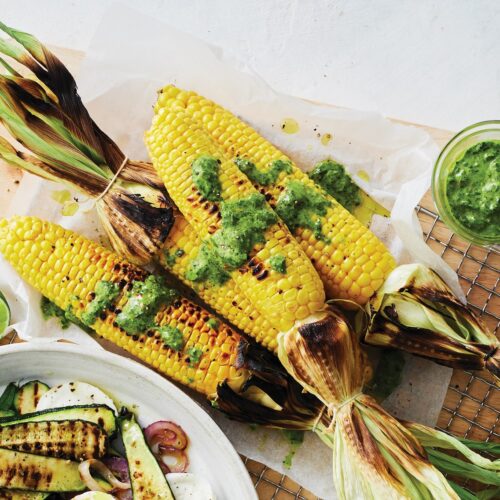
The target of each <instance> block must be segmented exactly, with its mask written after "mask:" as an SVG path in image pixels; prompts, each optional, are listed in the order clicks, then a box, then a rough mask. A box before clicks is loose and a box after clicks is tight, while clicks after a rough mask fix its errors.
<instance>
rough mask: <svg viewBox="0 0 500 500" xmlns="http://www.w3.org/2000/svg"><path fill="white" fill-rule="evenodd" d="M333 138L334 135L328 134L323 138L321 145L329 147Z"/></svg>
mask: <svg viewBox="0 0 500 500" xmlns="http://www.w3.org/2000/svg"><path fill="white" fill-rule="evenodd" d="M332 138H333V136H332V134H329V133H326V134H323V135H322V136H321V144H323V146H328V144H330V141H331V140H332Z"/></svg>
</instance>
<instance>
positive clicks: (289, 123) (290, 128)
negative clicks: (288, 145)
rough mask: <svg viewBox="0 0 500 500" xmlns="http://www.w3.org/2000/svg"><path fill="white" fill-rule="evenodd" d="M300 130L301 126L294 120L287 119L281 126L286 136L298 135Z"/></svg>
mask: <svg viewBox="0 0 500 500" xmlns="http://www.w3.org/2000/svg"><path fill="white" fill-rule="evenodd" d="M299 128H300V127H299V124H298V123H297V121H296V120H294V119H293V118H285V119H284V120H283V122H282V124H281V130H283V132H285V134H296V133H297V132H298V131H299Z"/></svg>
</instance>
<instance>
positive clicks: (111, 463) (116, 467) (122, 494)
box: [103, 457, 133, 500]
mask: <svg viewBox="0 0 500 500" xmlns="http://www.w3.org/2000/svg"><path fill="white" fill-rule="evenodd" d="M103 462H104V464H106V465H107V466H108V467H109V469H110V470H111V472H113V474H114V475H115V476H116V477H117V478H118V479H119V480H120V481H123V482H124V483H127V482H129V481H130V476H129V472H128V464H127V459H126V458H122V457H110V458H105V459H104V460H103ZM114 495H115V497H116V498H117V499H118V500H133V495H132V490H131V489H128V490H119V491H117V492H115V493H114Z"/></svg>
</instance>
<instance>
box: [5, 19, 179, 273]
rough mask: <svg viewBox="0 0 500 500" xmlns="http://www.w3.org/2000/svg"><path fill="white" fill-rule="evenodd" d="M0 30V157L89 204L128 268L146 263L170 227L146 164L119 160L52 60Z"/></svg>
mask: <svg viewBox="0 0 500 500" xmlns="http://www.w3.org/2000/svg"><path fill="white" fill-rule="evenodd" d="M0 29H2V30H3V31H4V32H6V33H7V34H9V35H10V36H11V37H12V38H11V39H8V40H3V39H0V54H2V55H3V56H5V57H7V58H9V59H10V60H11V61H12V64H11V63H9V62H7V60H5V59H3V58H2V57H0V64H1V66H3V70H4V71H3V72H2V73H0V123H1V124H2V125H3V126H4V127H5V128H6V130H7V131H8V132H9V133H10V135H11V137H12V140H13V144H9V142H7V141H6V140H1V142H0V158H2V159H3V160H5V161H6V162H8V163H10V164H11V165H14V166H16V167H19V168H21V169H23V170H26V171H28V172H31V173H33V174H35V175H38V176H40V177H43V178H46V179H48V180H51V181H55V182H62V183H65V184H67V185H69V186H70V187H72V188H75V189H77V190H79V191H81V192H83V193H85V194H86V195H88V196H90V197H93V198H96V199H97V201H96V207H97V210H98V213H99V216H100V219H101V221H102V223H103V226H104V229H105V231H106V234H107V235H108V237H109V239H110V242H111V244H112V245H113V247H114V248H115V250H116V251H117V252H118V253H120V254H121V255H123V256H125V257H126V258H128V259H129V260H131V261H133V262H135V263H139V264H143V263H146V262H149V261H150V260H151V258H152V257H153V256H154V255H155V254H156V253H157V252H158V251H159V249H161V248H162V246H163V243H164V241H165V239H166V237H167V235H168V232H169V230H170V228H171V226H172V224H173V211H172V206H171V203H170V200H169V198H168V196H167V193H166V190H165V187H164V185H163V183H161V182H160V181H159V179H158V177H157V175H156V173H155V172H154V170H153V169H152V167H151V165H149V164H147V163H144V162H136V161H132V160H128V159H126V158H125V155H124V153H123V152H122V151H121V150H120V149H119V148H118V147H117V146H116V144H115V143H114V142H113V141H112V140H111V139H110V138H109V137H108V136H107V135H106V134H104V132H102V131H101V130H100V129H99V127H98V126H97V125H96V124H95V123H94V122H93V120H92V119H91V118H90V116H89V114H88V112H87V110H86V109H85V106H84V105H83V104H82V102H81V100H80V97H79V95H78V93H77V88H76V83H75V81H74V79H73V77H72V76H71V74H70V73H69V72H68V70H67V69H66V67H65V66H64V65H63V64H62V63H61V62H60V61H59V59H57V58H56V57H55V56H54V55H53V54H52V53H51V52H50V51H49V50H48V49H47V48H45V47H44V46H43V45H42V44H41V43H40V42H39V41H38V40H37V39H36V38H34V37H33V36H31V35H29V34H28V33H23V32H20V31H17V30H14V29H12V28H9V27H7V26H5V25H4V24H2V23H0ZM14 66H16V68H14ZM22 73H23V74H22ZM16 141H17V144H16ZM122 164H125V165H124V167H123V170H122V171H121V174H120V176H119V178H118V179H117V180H116V182H114V183H113V185H112V186H111V188H110V189H109V190H108V191H107V192H106V194H105V195H104V196H100V195H101V194H102V193H104V192H105V190H106V189H107V187H108V185H109V184H110V182H111V180H112V179H113V177H114V176H115V174H116V173H117V172H118V170H119V169H120V167H121V166H122Z"/></svg>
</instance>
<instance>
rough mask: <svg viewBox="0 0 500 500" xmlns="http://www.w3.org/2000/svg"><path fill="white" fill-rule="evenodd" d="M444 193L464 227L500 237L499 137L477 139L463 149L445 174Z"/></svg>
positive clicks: (484, 234) (454, 215)
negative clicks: (447, 173)
mask: <svg viewBox="0 0 500 500" xmlns="http://www.w3.org/2000/svg"><path fill="white" fill-rule="evenodd" d="M446 197H447V198H448V203H449V206H450V210H451V213H452V215H453V217H455V219H456V220H457V221H458V222H459V223H460V224H462V225H463V226H464V227H466V228H467V229H469V230H470V231H472V232H474V233H476V234H478V235H480V236H484V237H486V238H495V237H496V238H499V237H500V141H499V142H497V141H484V142H480V143H478V144H476V145H474V146H472V147H470V148H469V149H468V150H467V151H466V152H465V154H464V155H463V156H462V158H461V159H459V160H458V161H457V162H456V163H455V165H454V166H453V168H452V169H451V171H450V173H449V175H448V179H447V182H446Z"/></svg>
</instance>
